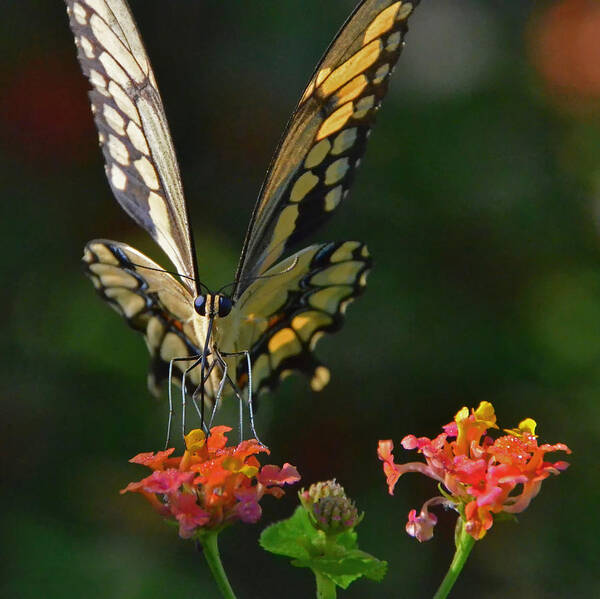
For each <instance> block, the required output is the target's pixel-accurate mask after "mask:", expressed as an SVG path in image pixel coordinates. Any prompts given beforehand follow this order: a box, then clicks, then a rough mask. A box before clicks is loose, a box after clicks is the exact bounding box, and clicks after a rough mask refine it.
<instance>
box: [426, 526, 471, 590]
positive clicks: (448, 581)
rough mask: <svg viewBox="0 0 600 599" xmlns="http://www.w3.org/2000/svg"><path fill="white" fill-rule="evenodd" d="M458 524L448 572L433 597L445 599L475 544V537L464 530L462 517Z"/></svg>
mask: <svg viewBox="0 0 600 599" xmlns="http://www.w3.org/2000/svg"><path fill="white" fill-rule="evenodd" d="M458 526H460V530H459V531H458V534H457V535H456V552H455V553H454V557H453V558H452V563H451V564H450V568H448V572H447V573H446V576H445V577H444V580H442V584H441V585H440V588H439V589H438V590H437V592H436V594H435V595H434V596H433V599H446V597H447V596H448V593H449V592H450V591H451V590H452V587H453V586H454V583H455V582H456V579H457V578H458V575H459V574H460V573H461V571H462V569H463V566H464V565H465V562H466V561H467V558H468V557H469V553H471V549H473V546H474V545H475V539H474V538H473V537H472V536H471V535H470V534H469V533H468V532H466V531H465V526H464V522H463V520H462V519H459V521H458Z"/></svg>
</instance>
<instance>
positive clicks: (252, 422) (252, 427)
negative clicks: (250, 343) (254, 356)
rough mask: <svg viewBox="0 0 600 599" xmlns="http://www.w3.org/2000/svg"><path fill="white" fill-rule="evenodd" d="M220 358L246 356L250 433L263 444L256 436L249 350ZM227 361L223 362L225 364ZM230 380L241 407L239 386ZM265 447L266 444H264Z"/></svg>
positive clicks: (227, 353)
mask: <svg viewBox="0 0 600 599" xmlns="http://www.w3.org/2000/svg"><path fill="white" fill-rule="evenodd" d="M219 356H220V357H221V359H223V358H222V357H223V356H225V357H228V356H245V357H246V364H247V366H248V414H249V417H250V431H251V432H252V434H253V435H254V438H255V439H256V440H257V441H258V442H259V443H261V444H263V443H262V441H261V440H260V439H259V438H258V435H257V434H256V429H255V427H254V407H253V402H252V361H251V360H250V352H249V351H248V350H242V351H238V352H221V353H220V354H219ZM224 361H225V360H223V362H224ZM227 378H228V379H229V384H230V385H231V386H232V388H233V390H234V391H235V394H236V395H237V397H238V399H239V401H240V405H241V404H242V398H241V393H240V392H239V390H238V388H237V385H236V384H235V383H234V382H233V381H232V380H231V378H230V377H227ZM240 426H241V416H240ZM263 445H264V444H263Z"/></svg>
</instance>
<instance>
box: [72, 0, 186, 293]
mask: <svg viewBox="0 0 600 599" xmlns="http://www.w3.org/2000/svg"><path fill="white" fill-rule="evenodd" d="M67 12H68V13H69V21H70V24H71V29H72V30H73V34H74V36H75V43H76V45H77V48H78V57H79V61H80V63H81V66H82V69H83V72H84V73H85V75H87V77H88V78H89V80H90V83H91V84H92V87H93V90H92V91H91V92H90V99H91V102H92V112H93V114H94V119H95V121H96V127H97V128H98V135H99V138H100V145H101V146H102V151H103V153H104V158H105V162H106V167H105V168H106V175H107V177H108V181H109V183H110V186H111V188H112V190H113V193H114V194H115V197H116V198H117V200H118V202H119V203H120V204H121V206H122V207H123V208H124V209H125V211H126V212H127V213H128V214H129V215H130V216H131V217H132V218H133V219H134V220H135V221H136V222H137V223H138V224H139V225H140V226H141V227H143V228H144V229H146V230H147V231H148V232H149V233H150V235H151V236H152V237H153V238H154V239H155V241H156V242H157V243H158V244H159V245H160V247H161V248H162V249H163V251H164V252H165V253H166V254H167V256H168V257H169V259H170V260H171V262H172V263H173V264H174V266H175V267H176V269H177V271H178V272H179V273H181V274H183V275H185V276H187V277H192V278H196V279H197V277H196V267H195V260H196V259H195V255H194V249H193V244H192V236H191V232H190V228H189V224H188V216H187V210H186V205H185V201H184V197H183V189H182V185H181V178H180V175H179V167H178V165H177V160H176V158H175V151H174V149H173V143H172V141H171V136H170V134H169V128H168V125H167V121H166V118H165V114H164V109H163V105H162V100H161V98H160V94H159V92H158V88H157V86H156V81H155V79H154V75H153V73H152V69H151V67H150V62H149V60H148V57H147V55H146V52H145V50H144V46H143V43H142V40H141V38H140V35H139V33H138V30H137V27H136V25H135V22H134V20H133V17H132V15H131V12H130V10H129V7H128V6H127V4H126V3H125V2H123V1H122V0H79V1H78V2H74V1H73V0H67ZM182 282H183V284H184V285H185V286H186V287H187V288H189V289H190V291H193V290H194V285H193V284H192V283H191V282H190V279H185V278H183V279H182Z"/></svg>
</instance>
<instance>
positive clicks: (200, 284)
mask: <svg viewBox="0 0 600 599" xmlns="http://www.w3.org/2000/svg"><path fill="white" fill-rule="evenodd" d="M128 262H129V264H131V266H135V267H136V268H145V269H146V270H153V271H155V272H164V273H166V274H168V275H173V276H176V277H181V278H182V279H189V280H190V281H194V283H196V282H197V283H198V285H199V286H200V287H201V288H202V287H203V288H204V289H206V293H210V289H209V288H208V287H207V286H206V285H205V284H204V283H203V282H202V281H196V279H195V278H194V277H190V276H188V275H182V274H181V273H180V272H177V271H174V270H165V269H164V268H154V267H152V266H145V265H143V264H136V263H135V262H131V261H128Z"/></svg>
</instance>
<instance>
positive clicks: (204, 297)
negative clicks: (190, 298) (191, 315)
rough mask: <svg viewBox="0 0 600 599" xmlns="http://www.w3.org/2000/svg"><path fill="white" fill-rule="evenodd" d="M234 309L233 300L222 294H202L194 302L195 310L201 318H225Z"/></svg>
mask: <svg viewBox="0 0 600 599" xmlns="http://www.w3.org/2000/svg"><path fill="white" fill-rule="evenodd" d="M232 308H233V302H232V301H231V298H230V297H228V296H226V295H223V294H221V293H207V294H200V295H198V296H197V297H196V299H195V300H194V309H195V310H196V312H197V313H198V314H200V316H207V317H208V318H217V317H218V318H223V317H224V316H227V315H228V314H229V313H230V312H231V309H232Z"/></svg>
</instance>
